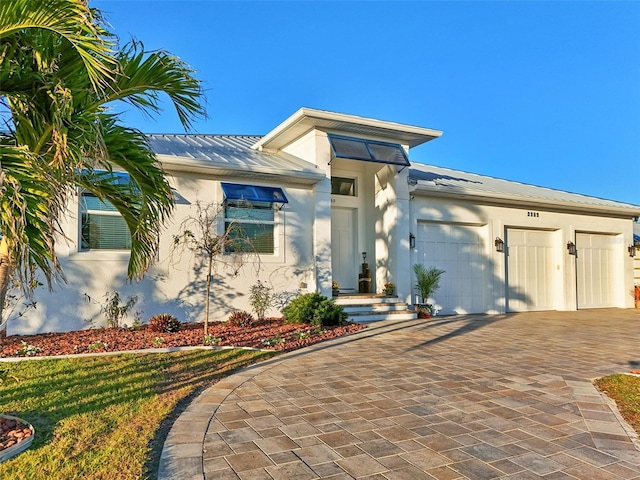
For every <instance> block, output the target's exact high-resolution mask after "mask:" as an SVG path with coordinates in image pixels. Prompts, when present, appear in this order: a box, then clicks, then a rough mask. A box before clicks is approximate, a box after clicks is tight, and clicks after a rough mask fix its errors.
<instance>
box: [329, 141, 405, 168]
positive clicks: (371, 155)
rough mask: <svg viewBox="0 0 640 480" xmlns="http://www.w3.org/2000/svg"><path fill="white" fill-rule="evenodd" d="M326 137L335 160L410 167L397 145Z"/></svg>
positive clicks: (402, 150)
mask: <svg viewBox="0 0 640 480" xmlns="http://www.w3.org/2000/svg"><path fill="white" fill-rule="evenodd" d="M327 136H328V138H329V143H330V144H331V151H332V153H333V156H334V157H335V158H344V159H347V160H361V161H364V162H376V163H387V164H390V165H400V166H403V167H408V166H409V165H410V163H409V158H408V157H407V153H406V152H405V151H404V148H402V145H400V144H398V143H387V142H378V141H375V140H365V139H363V138H354V137H344V136H342V135H333V134H329V135H327Z"/></svg>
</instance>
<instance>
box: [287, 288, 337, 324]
mask: <svg viewBox="0 0 640 480" xmlns="http://www.w3.org/2000/svg"><path fill="white" fill-rule="evenodd" d="M282 314H283V315H284V321H285V323H291V324H299V323H310V324H312V325H315V326H320V325H327V326H329V325H341V324H342V323H344V321H345V320H346V319H347V314H346V313H345V312H344V310H343V309H342V307H341V306H340V305H336V304H335V302H334V301H333V299H331V300H330V299H328V298H327V297H325V296H324V295H320V293H318V292H314V293H305V294H303V295H300V296H299V297H298V298H295V299H293V300H292V301H291V303H290V304H289V305H287V306H286V307H285V308H284V309H283V310H282Z"/></svg>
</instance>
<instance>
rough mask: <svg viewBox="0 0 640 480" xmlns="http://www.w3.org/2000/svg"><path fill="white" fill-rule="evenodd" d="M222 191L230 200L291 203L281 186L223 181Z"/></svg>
mask: <svg viewBox="0 0 640 480" xmlns="http://www.w3.org/2000/svg"><path fill="white" fill-rule="evenodd" d="M221 185H222V191H223V192H224V196H225V198H226V199H228V200H246V201H248V202H267V203H283V204H284V203H289V200H287V197H286V195H285V194H284V192H283V191H282V189H281V188H279V187H261V186H258V185H242V184H239V183H227V182H221Z"/></svg>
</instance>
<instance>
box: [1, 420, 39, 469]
mask: <svg viewBox="0 0 640 480" xmlns="http://www.w3.org/2000/svg"><path fill="white" fill-rule="evenodd" d="M0 420H9V421H15V422H16V423H17V424H18V426H17V427H16V428H19V427H22V430H23V431H22V432H21V435H22V436H21V437H20V438H19V439H18V438H16V439H17V440H19V441H18V442H17V443H15V444H13V445H11V446H10V447H7V448H5V449H3V450H0V462H4V461H5V460H9V459H10V458H12V457H15V456H16V455H18V454H19V453H21V452H23V451H25V450H26V449H27V448H29V447H30V446H31V444H32V443H33V438H34V437H35V435H36V431H35V430H34V428H33V426H31V425H30V424H29V423H27V422H25V421H24V420H22V419H20V418H18V417H13V416H11V415H0ZM25 430H26V431H25Z"/></svg>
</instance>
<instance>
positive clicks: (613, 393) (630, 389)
mask: <svg viewBox="0 0 640 480" xmlns="http://www.w3.org/2000/svg"><path fill="white" fill-rule="evenodd" d="M595 384H596V387H598V388H599V389H600V390H601V391H602V392H604V393H606V394H607V395H608V396H609V397H611V398H612V399H614V400H615V401H616V404H617V406H618V410H619V411H620V414H621V415H622V416H623V417H624V419H625V420H626V421H627V423H629V425H631V426H632V427H633V429H634V430H635V431H636V432H638V434H640V377H636V376H634V375H623V374H615V375H609V376H607V377H602V378H599V379H598V380H596V382H595Z"/></svg>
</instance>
